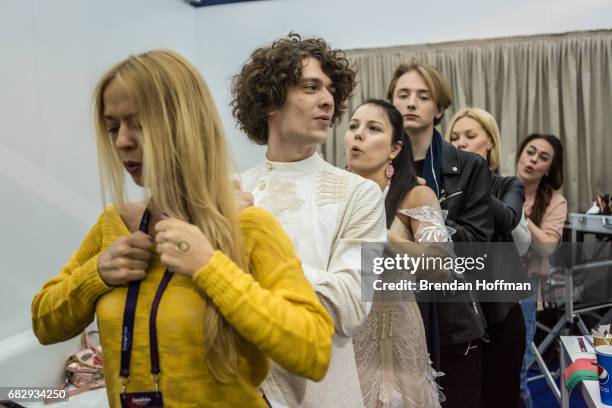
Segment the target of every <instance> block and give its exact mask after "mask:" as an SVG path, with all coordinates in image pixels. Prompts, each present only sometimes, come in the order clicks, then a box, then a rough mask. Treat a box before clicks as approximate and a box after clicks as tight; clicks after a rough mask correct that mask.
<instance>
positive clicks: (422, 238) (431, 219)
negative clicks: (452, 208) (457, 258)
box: [398, 205, 455, 245]
mask: <svg viewBox="0 0 612 408" xmlns="http://www.w3.org/2000/svg"><path fill="white" fill-rule="evenodd" d="M398 212H399V213H400V214H403V215H406V216H408V217H410V218H412V219H413V220H415V221H417V222H418V227H417V228H416V229H415V231H413V235H414V240H415V242H418V243H419V244H425V245H427V244H432V243H441V242H447V243H448V242H452V240H451V235H453V233H454V232H455V230H454V229H452V228H451V227H447V226H446V225H444V220H445V219H446V216H447V213H448V211H446V210H441V209H440V207H437V208H436V207H434V206H431V205H425V206H421V207H416V208H406V209H403V210H399V211H398Z"/></svg>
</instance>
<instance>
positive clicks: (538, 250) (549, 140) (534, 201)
mask: <svg viewBox="0 0 612 408" xmlns="http://www.w3.org/2000/svg"><path fill="white" fill-rule="evenodd" d="M516 161H517V176H518V178H519V179H520V180H521V181H522V182H523V185H524V186H525V214H526V215H527V217H528V219H527V224H528V226H529V231H530V232H531V246H530V248H529V252H528V253H527V257H528V263H527V271H528V272H529V275H530V276H531V277H532V281H533V282H534V283H535V284H536V286H539V285H538V284H539V282H540V277H541V276H546V275H548V274H549V272H550V264H549V262H548V258H549V257H550V256H551V255H552V253H553V252H554V250H555V249H556V244H557V243H558V242H559V240H560V239H561V234H562V233H563V224H564V222H565V218H566V216H567V201H566V200H565V198H564V197H563V195H561V193H560V192H559V191H558V190H559V189H560V188H561V186H562V185H563V145H562V144H561V141H560V140H559V139H558V138H556V137H555V136H553V135H547V134H537V133H534V134H531V135H529V136H528V137H527V138H526V139H525V140H524V141H523V143H521V146H520V148H519V150H518V152H517V157H516ZM536 293H537V291H536ZM521 306H522V307H523V315H524V318H525V329H526V336H525V337H526V346H527V349H526V350H525V357H524V358H523V367H522V370H521V402H522V404H523V405H524V406H525V407H531V406H532V402H531V395H530V394H529V388H528V387H527V369H528V367H529V365H531V363H532V361H533V353H532V352H531V349H530V345H531V343H532V342H533V336H534V334H535V330H536V320H535V315H536V296H535V295H534V296H533V297H532V298H529V299H526V300H524V301H522V302H521Z"/></svg>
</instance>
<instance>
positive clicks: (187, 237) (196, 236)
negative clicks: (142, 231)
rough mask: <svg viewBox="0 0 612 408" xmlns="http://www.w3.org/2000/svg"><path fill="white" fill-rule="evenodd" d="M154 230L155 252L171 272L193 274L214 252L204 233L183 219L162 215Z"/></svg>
mask: <svg viewBox="0 0 612 408" xmlns="http://www.w3.org/2000/svg"><path fill="white" fill-rule="evenodd" d="M155 231H156V232H157V234H155V242H156V243H157V252H158V253H159V255H160V257H161V262H162V263H163V264H164V265H165V266H166V267H167V268H168V269H169V270H170V271H171V272H176V273H180V274H182V275H186V276H193V274H194V273H195V272H196V271H197V270H199V269H200V268H202V267H203V266H204V265H206V264H207V263H208V261H209V260H210V258H211V257H212V255H213V253H214V249H213V247H212V245H211V244H210V242H209V241H208V238H206V237H205V236H204V233H203V232H202V231H201V230H200V229H199V228H198V227H197V226H195V225H193V224H189V223H187V222H185V221H181V220H178V219H176V218H170V217H165V216H164V217H163V218H162V220H161V221H159V222H158V223H157V224H156V225H155Z"/></svg>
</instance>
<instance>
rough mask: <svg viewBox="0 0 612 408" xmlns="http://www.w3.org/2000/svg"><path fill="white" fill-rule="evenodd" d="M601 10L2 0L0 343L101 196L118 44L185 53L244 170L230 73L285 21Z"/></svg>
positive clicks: (459, 24) (526, 26) (366, 26)
mask: <svg viewBox="0 0 612 408" xmlns="http://www.w3.org/2000/svg"><path fill="white" fill-rule="evenodd" d="M610 22H612V3H611V2H610V1H609V0H583V1H581V2H575V1H573V0H538V1H528V0H515V1H512V2H508V1H504V2H501V1H497V2H495V1H491V0H463V1H461V2H456V1H453V0H442V1H437V2H431V1H421V2H418V3H417V2H414V1H410V0H397V1H393V0H377V1H376V2H372V1H360V0H262V1H257V2H248V3H243V4H232V5H226V6H215V7H205V8H200V9H194V8H192V7H190V6H188V5H186V4H185V3H183V2H182V0H105V1H94V0H46V1H45V0H40V1H37V2H32V1H21V0H0V50H2V53H1V54H0V55H1V56H0V226H1V227H2V228H1V230H0V260H1V261H2V262H1V263H0V274H1V275H0V276H2V281H1V282H2V283H1V284H0V351H1V350H2V349H3V343H2V339H3V338H8V337H9V336H11V335H14V334H16V333H18V332H21V331H24V330H26V331H27V330H29V328H30V303H31V300H32V297H33V295H34V294H35V293H36V292H37V291H38V290H39V288H40V287H41V285H42V284H43V282H44V281H46V280H47V279H49V278H50V277H51V276H53V275H54V274H56V273H57V271H58V270H59V268H60V267H61V265H62V264H63V263H64V262H65V261H66V260H67V258H68V256H69V255H70V253H71V252H72V251H73V250H74V249H75V248H77V246H78V245H79V242H80V240H81V238H82V237H83V236H84V234H85V232H86V231H87V230H88V228H89V227H90V226H91V224H92V223H93V222H94V221H95V219H96V218H97V215H98V213H99V211H100V209H101V201H100V198H99V190H98V178H97V177H98V176H97V167H96V166H97V164H96V156H95V146H94V139H93V133H92V126H91V120H90V106H91V92H92V90H93V87H94V85H95V82H96V80H97V78H99V76H100V75H101V73H102V72H103V71H104V69H105V68H107V67H109V66H110V65H111V64H112V63H114V62H116V61H118V60H119V59H121V58H123V57H125V56H126V55H127V54H128V53H133V52H139V51H143V50H146V49H150V48H158V47H167V48H172V49H175V50H177V51H179V52H181V53H183V54H184V55H185V56H186V57H188V58H190V59H191V60H192V61H194V62H195V63H196V64H197V65H198V66H199V68H200V69H201V70H202V72H203V73H204V76H205V77H206V79H207V81H208V82H209V85H210V87H211V90H212V92H213V95H214V96H215V99H216V101H217V104H218V107H219V110H220V112H221V115H222V119H223V121H224V123H225V126H226V130H227V133H228V136H229V139H230V144H231V146H232V148H233V150H234V152H235V155H236V161H237V163H238V166H239V167H240V168H241V169H246V168H248V167H249V166H251V165H253V164H254V163H256V162H257V161H258V160H260V159H261V158H262V157H263V149H262V148H258V147H255V146H253V145H251V144H250V143H249V142H248V141H247V139H246V137H245V136H243V135H241V134H240V132H238V131H237V130H236V129H235V127H234V122H233V120H232V117H231V113H230V110H229V107H228V104H229V101H230V95H229V83H230V78H231V75H233V74H235V73H236V72H238V70H239V68H240V66H241V64H242V63H243V61H244V60H246V59H247V57H248V55H249V54H250V52H251V51H252V50H253V48H255V47H257V46H261V45H264V44H267V43H269V42H271V41H272V40H273V39H274V38H276V37H279V36H282V35H285V34H286V33H287V32H289V31H291V30H293V31H296V32H300V33H302V34H304V35H307V36H310V35H316V36H322V37H325V38H326V39H328V40H329V42H330V43H331V44H332V45H333V46H334V47H342V48H357V47H359V48H361V47H378V46H386V45H396V44H413V43H423V42H439V41H449V40H458V39H467V38H485V37H499V36H507V35H522V34H533V33H547V32H563V31H571V30H586V29H596V28H606V27H610ZM13 338H14V337H13ZM0 354H1V353H0ZM0 366H1V361H0ZM0 370H2V368H1V367H0Z"/></svg>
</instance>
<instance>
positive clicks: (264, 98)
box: [231, 33, 356, 145]
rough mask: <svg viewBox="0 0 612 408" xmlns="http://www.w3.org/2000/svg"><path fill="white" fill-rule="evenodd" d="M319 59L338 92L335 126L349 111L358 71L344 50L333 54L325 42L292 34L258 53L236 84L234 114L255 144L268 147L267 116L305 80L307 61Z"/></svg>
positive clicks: (233, 101)
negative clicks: (304, 69)
mask: <svg viewBox="0 0 612 408" xmlns="http://www.w3.org/2000/svg"><path fill="white" fill-rule="evenodd" d="M309 57H312V58H316V59H317V60H319V62H320V63H321V69H322V70H323V72H324V73H325V75H327V76H328V77H329V78H330V79H331V81H332V85H333V87H334V89H335V91H334V93H333V95H334V114H333V116H332V123H334V122H335V121H336V120H337V119H338V118H339V117H340V116H341V115H342V113H343V112H344V110H345V109H346V100H347V98H348V97H349V96H350V95H351V93H352V92H353V89H354V88H355V76H356V69H355V68H354V67H352V66H351V64H350V63H349V61H348V60H347V59H346V56H345V54H344V52H343V51H341V50H332V49H331V48H330V47H329V46H328V45H327V43H326V42H325V40H323V39H322V38H307V39H302V37H301V36H300V35H299V34H295V33H289V35H288V36H287V37H285V38H281V39H279V40H276V41H274V42H273V43H272V45H270V46H268V47H262V48H258V49H256V50H255V51H254V52H253V53H252V54H251V58H250V59H249V60H248V61H247V62H246V63H245V64H244V65H243V66H242V70H241V71H240V74H238V75H236V76H235V77H234V79H233V83H232V102H231V107H232V114H233V115H234V117H235V118H236V120H237V121H238V124H239V126H240V129H241V130H243V131H244V132H245V133H246V134H247V136H248V137H249V139H251V140H252V141H253V142H255V143H257V144H260V145H263V144H266V143H268V118H267V114H268V113H269V112H270V111H271V110H274V109H279V108H281V107H282V106H283V105H284V104H285V100H286V99H287V88H288V87H289V86H291V85H297V84H298V83H299V81H300V79H301V77H302V67H303V65H302V64H303V60H304V59H305V58H309Z"/></svg>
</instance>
